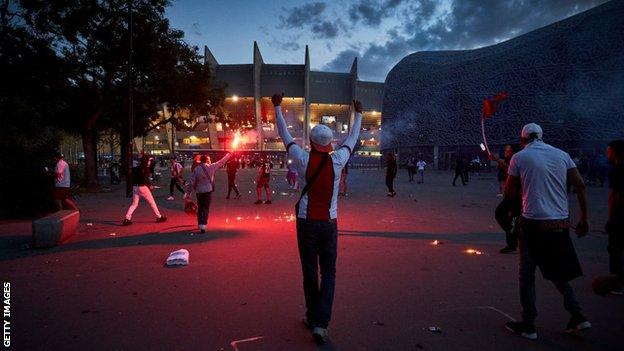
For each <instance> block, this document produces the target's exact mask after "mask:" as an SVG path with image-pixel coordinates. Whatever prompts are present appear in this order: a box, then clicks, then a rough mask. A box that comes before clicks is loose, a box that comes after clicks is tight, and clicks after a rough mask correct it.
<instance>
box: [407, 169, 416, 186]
mask: <svg viewBox="0 0 624 351" xmlns="http://www.w3.org/2000/svg"><path fill="white" fill-rule="evenodd" d="M414 174H416V167H415V166H407V175H408V176H409V180H410V182H411V181H413V180H414Z"/></svg>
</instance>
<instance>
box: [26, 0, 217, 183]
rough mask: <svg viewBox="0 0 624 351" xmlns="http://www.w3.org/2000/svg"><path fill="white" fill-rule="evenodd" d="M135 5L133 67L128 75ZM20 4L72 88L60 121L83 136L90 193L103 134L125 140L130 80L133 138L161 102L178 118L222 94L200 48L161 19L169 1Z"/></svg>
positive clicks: (72, 0)
mask: <svg viewBox="0 0 624 351" xmlns="http://www.w3.org/2000/svg"><path fill="white" fill-rule="evenodd" d="M130 4H131V5H132V6H131V8H130V9H131V10H132V16H133V43H134V44H133V62H134V64H133V66H132V68H131V69H132V74H130V75H129V74H128V54H127V53H128V52H129V46H128V43H129V40H128V39H129V31H128V23H129V16H128V13H129V7H128V6H129V5H130ZM20 5H21V9H22V13H21V18H22V20H23V23H24V26H25V28H27V30H28V31H30V33H32V35H34V36H35V37H36V38H37V39H38V40H42V41H45V42H49V43H51V44H50V45H51V47H52V48H53V50H54V52H55V53H56V56H57V57H58V58H59V59H60V60H61V61H62V62H63V63H64V65H65V67H66V70H64V72H65V74H66V79H67V82H68V84H69V85H70V88H71V89H70V92H69V93H68V94H67V95H66V101H67V103H66V105H67V110H66V111H65V118H64V119H63V120H62V121H58V122H59V125H60V126H62V127H63V128H64V129H66V130H68V131H69V132H73V133H78V134H79V135H81V137H82V143H83V150H84V153H85V182H84V184H85V186H86V187H87V188H97V187H98V181H97V140H98V131H99V130H103V129H107V128H114V129H116V130H117V131H119V132H120V133H121V135H124V133H123V132H122V131H124V130H125V127H126V122H125V121H126V116H127V113H126V111H127V108H128V105H127V100H126V96H127V95H128V77H129V76H131V77H132V78H133V85H134V86H135V89H134V97H133V108H134V111H135V119H134V135H140V134H144V133H146V132H147V131H148V130H150V128H153V127H155V123H154V120H155V119H156V116H157V111H158V109H159V105H161V104H162V103H164V102H168V106H170V108H171V109H172V110H173V112H174V113H173V115H174V116H175V115H176V112H178V111H179V110H180V109H182V108H187V109H190V110H191V111H194V112H197V111H203V110H205V109H207V108H210V106H211V104H212V103H214V102H218V98H219V95H220V94H221V95H222V89H221V92H220V90H219V89H215V88H212V87H211V85H210V75H209V70H208V67H207V66H204V65H202V64H201V62H200V57H199V55H198V53H197V51H198V50H197V48H191V47H190V46H189V45H188V44H186V43H185V42H184V41H183V40H182V38H183V33H182V32H181V31H179V30H175V29H172V28H170V26H169V21H168V20H167V19H166V18H165V17H164V14H165V8H166V6H168V5H169V2H168V1H166V0H134V1H131V2H130V1H127V0H123V1H122V0H49V1H28V0H22V1H21V2H20ZM172 121H177V119H176V118H174V119H172ZM134 135H133V136H134ZM122 145H123V146H125V145H127V143H122Z"/></svg>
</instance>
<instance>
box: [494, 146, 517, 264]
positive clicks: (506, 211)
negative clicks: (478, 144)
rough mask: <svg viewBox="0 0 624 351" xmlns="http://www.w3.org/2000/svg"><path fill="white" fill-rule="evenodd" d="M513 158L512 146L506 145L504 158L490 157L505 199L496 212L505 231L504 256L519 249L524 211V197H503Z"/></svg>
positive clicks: (498, 220)
mask: <svg viewBox="0 0 624 351" xmlns="http://www.w3.org/2000/svg"><path fill="white" fill-rule="evenodd" d="M512 156H513V148H512V147H511V145H505V151H504V156H503V158H498V157H496V156H494V155H490V158H491V159H493V160H495V161H496V163H497V166H496V167H497V170H498V181H499V185H500V186H501V193H500V195H501V196H502V197H503V200H502V201H501V203H500V204H499V205H498V206H497V207H496V210H495V211H494V218H495V219H496V222H497V223H498V225H499V226H500V227H501V228H502V229H503V231H505V241H506V245H505V247H503V248H502V249H500V251H499V252H500V253H502V254H510V253H514V252H516V250H517V248H518V234H517V231H518V229H519V228H518V220H519V219H520V211H521V209H522V197H521V196H520V194H518V195H517V196H515V197H513V198H510V197H506V196H504V195H503V194H504V187H505V183H506V182H507V176H508V171H509V163H510V162H511V157H512Z"/></svg>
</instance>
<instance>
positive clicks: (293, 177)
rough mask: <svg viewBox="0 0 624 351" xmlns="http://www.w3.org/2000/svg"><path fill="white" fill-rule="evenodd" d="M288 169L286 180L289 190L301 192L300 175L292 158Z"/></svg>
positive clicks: (288, 162) (289, 160)
mask: <svg viewBox="0 0 624 351" xmlns="http://www.w3.org/2000/svg"><path fill="white" fill-rule="evenodd" d="M286 168H287V169H288V172H287V173H286V180H287V181H288V186H289V188H290V189H293V190H299V182H298V180H297V178H298V177H299V175H298V174H297V168H296V167H295V165H294V164H293V162H292V160H291V159H290V158H289V159H288V161H287V166H286Z"/></svg>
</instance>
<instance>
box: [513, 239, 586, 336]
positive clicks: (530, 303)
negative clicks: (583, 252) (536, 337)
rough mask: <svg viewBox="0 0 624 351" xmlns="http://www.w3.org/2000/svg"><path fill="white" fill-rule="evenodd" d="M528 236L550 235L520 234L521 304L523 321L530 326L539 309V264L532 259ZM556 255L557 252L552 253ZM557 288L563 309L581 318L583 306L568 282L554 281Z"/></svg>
mask: <svg viewBox="0 0 624 351" xmlns="http://www.w3.org/2000/svg"><path fill="white" fill-rule="evenodd" d="M527 235H548V233H547V232H546V233H541V232H532V233H526V232H525V230H522V231H521V232H520V235H519V236H520V237H519V244H520V304H521V305H522V321H523V322H525V323H528V324H533V323H534V322H535V318H536V317H537V308H536V307H535V301H536V298H535V268H536V267H537V264H536V263H535V262H534V260H533V258H532V257H531V252H530V249H529V245H528V242H527V241H528V240H525V238H526V236H527ZM552 254H553V255H556V254H557V253H556V252H553V253H552ZM553 284H554V285H555V288H557V290H558V291H559V293H561V295H563V307H564V308H565V310H566V311H568V312H569V313H570V314H571V315H572V316H575V317H581V316H582V311H581V306H580V305H579V303H578V301H576V297H575V296H574V290H572V287H571V286H570V284H569V283H568V282H567V281H566V282H556V281H553Z"/></svg>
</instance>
